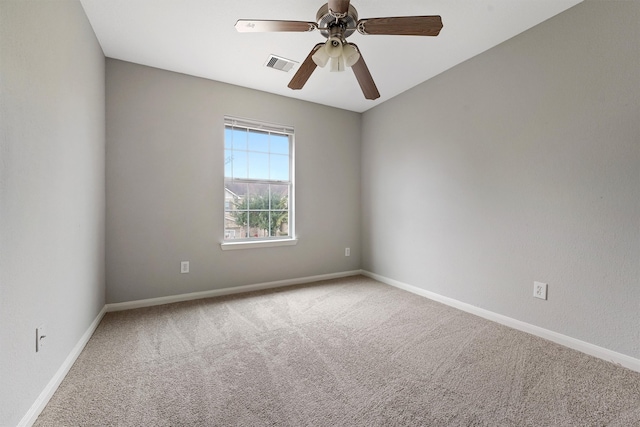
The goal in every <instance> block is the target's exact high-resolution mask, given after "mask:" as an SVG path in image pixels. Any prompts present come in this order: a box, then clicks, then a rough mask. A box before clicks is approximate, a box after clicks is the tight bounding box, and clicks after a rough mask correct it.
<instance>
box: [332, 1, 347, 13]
mask: <svg viewBox="0 0 640 427" xmlns="http://www.w3.org/2000/svg"><path fill="white" fill-rule="evenodd" d="M329 10H331V11H333V12H334V13H347V12H348V11H349V0H329Z"/></svg>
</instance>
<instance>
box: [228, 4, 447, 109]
mask: <svg viewBox="0 0 640 427" xmlns="http://www.w3.org/2000/svg"><path fill="white" fill-rule="evenodd" d="M316 22H317V23H315V22H304V21H268V20H247V19H240V20H238V22H237V23H236V30H237V31H238V32H283V31H284V32H308V31H314V30H319V31H320V34H322V36H324V37H326V38H327V41H326V42H325V43H318V44H317V45H315V46H314V47H313V49H311V52H309V54H308V55H307V58H306V59H305V60H304V62H303V63H302V64H301V65H300V68H299V69H298V72H297V73H296V74H295V75H294V76H293V78H292V79H291V82H289V87H290V88H291V89H295V90H299V89H302V88H303V87H304V85H305V83H306V82H307V80H309V77H311V74H312V73H313V72H314V71H315V69H316V67H317V66H318V67H321V68H324V67H325V66H326V65H327V63H329V62H330V67H329V70H330V71H334V72H335V71H344V70H345V69H346V68H347V67H350V68H351V69H352V70H353V73H354V74H355V76H356V80H358V83H359V84H360V88H361V89H362V92H363V94H364V96H365V98H366V99H371V100H373V99H377V98H379V97H380V92H378V88H377V87H376V84H375V82H374V81H373V77H371V73H370V72H369V68H368V67H367V64H366V63H365V62H364V58H363V57H362V54H361V52H360V49H359V48H358V46H356V45H355V44H354V43H347V37H349V36H350V35H352V34H353V33H354V32H355V31H358V32H359V33H360V34H363V35H370V34H378V35H404V36H437V35H438V34H439V33H440V30H441V29H442V18H441V17H440V16H402V17H396V18H369V19H360V20H358V12H357V11H356V8H355V7H353V6H352V5H351V4H350V0H329V2H328V3H326V4H325V5H323V6H322V7H320V9H319V10H318V13H317V14H316Z"/></svg>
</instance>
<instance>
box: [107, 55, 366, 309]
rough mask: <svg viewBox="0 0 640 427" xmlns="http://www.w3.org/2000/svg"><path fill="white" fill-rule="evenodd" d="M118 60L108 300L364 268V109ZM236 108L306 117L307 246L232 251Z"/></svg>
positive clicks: (299, 141) (269, 117)
mask: <svg viewBox="0 0 640 427" xmlns="http://www.w3.org/2000/svg"><path fill="white" fill-rule="evenodd" d="M106 70H107V218H106V221H107V246H106V248H107V249H106V255H107V301H108V302H110V303H115V302H122V301H133V300H138V299H144V298H153V297H162V296H167V295H176V294H182V293H188V292H197V291H206V290H212V289H217V288H226V287H232V286H239V285H247V284H255V283H264V282H269V281H276V280H282V279H290V278H297V277H306V276H312V275H319V274H327V273H335V272H341V271H349V270H354V269H358V268H360V222H359V219H360V206H359V200H360V120H361V116H360V114H357V113H352V112H347V111H343V110H337V109H334V108H330V107H324V106H320V105H316V104H311V103H307V102H301V101H297V100H293V99H289V98H284V97H280V96H276V95H271V94H267V93H263V92H257V91H255V90H250V89H244V88H240V87H237V86H231V85H227V84H223V83H218V82H214V81H210V80H204V79H199V78H196V77H191V76H186V75H182V74H176V73H172V72H168V71H162V70H158V69H154V68H149V67H144V66H141V65H135V64H131V63H127V62H122V61H118V60H113V59H107V68H106ZM267 72H274V71H272V70H267ZM224 115H232V116H238V117H246V118H251V119H257V120H262V121H270V122H275V123H283V124H288V125H293V126H295V132H296V134H295V143H296V147H295V150H296V164H295V167H296V176H295V183H296V187H297V192H296V232H297V234H298V237H299V242H298V244H297V245H296V246H287V247H277V248H268V249H247V250H236V251H222V250H221V249H220V242H221V241H222V237H223V197H224V193H223V192H224V183H223V173H224V170H223V162H224V160H223V157H224V152H223V147H224V140H223V136H224V135H223V116H224ZM345 247H350V248H351V249H352V253H351V256H350V257H345V256H344V248H345ZM180 261H190V268H191V272H190V273H189V274H180Z"/></svg>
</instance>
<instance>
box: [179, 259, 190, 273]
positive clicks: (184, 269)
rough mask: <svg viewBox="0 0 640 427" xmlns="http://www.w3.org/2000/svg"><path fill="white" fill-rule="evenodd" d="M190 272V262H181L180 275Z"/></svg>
mask: <svg viewBox="0 0 640 427" xmlns="http://www.w3.org/2000/svg"><path fill="white" fill-rule="evenodd" d="M188 272H189V261H182V262H180V273H188Z"/></svg>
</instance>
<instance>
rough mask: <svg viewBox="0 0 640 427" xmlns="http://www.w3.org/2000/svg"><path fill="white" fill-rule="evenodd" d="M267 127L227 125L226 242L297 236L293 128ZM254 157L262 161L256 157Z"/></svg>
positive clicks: (226, 122) (226, 123) (227, 123)
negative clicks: (294, 211)
mask: <svg viewBox="0 0 640 427" xmlns="http://www.w3.org/2000/svg"><path fill="white" fill-rule="evenodd" d="M263 125H264V124H260V125H259V126H255V127H254V128H249V127H245V126H237V125H236V124H235V122H232V123H229V121H225V230H224V231H225V233H224V240H225V241H227V242H229V241H243V240H244V241H259V240H273V239H276V240H279V239H293V238H294V236H293V209H292V206H291V205H292V203H291V201H292V196H293V194H292V193H293V180H292V169H293V168H292V162H293V159H292V157H293V156H292V151H293V132H292V131H293V130H292V129H291V130H290V131H289V132H286V133H285V132H278V131H274V130H272V129H269V130H265V129H264V126H263ZM271 127H273V126H271ZM239 136H240V138H238V137H239ZM252 153H256V154H259V155H261V157H256V156H253V158H252V155H251V154H252ZM238 158H240V161H239V162H238V161H237V160H238ZM252 159H253V161H252ZM256 160H257V161H256ZM278 160H280V164H277V163H276V161H278ZM285 178H286V179H285Z"/></svg>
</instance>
